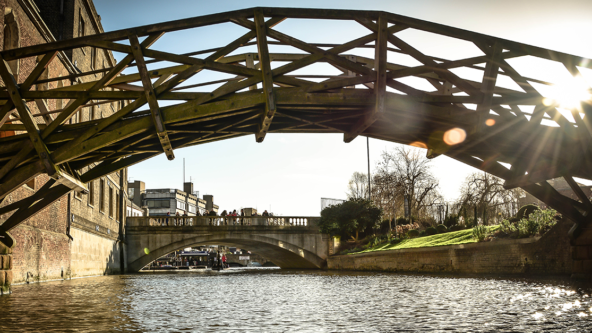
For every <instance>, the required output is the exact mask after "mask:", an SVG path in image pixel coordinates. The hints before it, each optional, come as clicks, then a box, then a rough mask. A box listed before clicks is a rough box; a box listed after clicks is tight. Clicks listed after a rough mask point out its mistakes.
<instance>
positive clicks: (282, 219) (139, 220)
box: [126, 216, 318, 227]
mask: <svg viewBox="0 0 592 333" xmlns="http://www.w3.org/2000/svg"><path fill="white" fill-rule="evenodd" d="M316 220H318V217H310V216H307V217H303V216H242V217H241V216H162V217H143V216H142V217H127V218H126V221H127V225H128V226H138V227H140V226H145V227H148V226H150V227H184V226H278V227H308V226H311V225H314V224H315V222H316Z"/></svg>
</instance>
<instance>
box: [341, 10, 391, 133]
mask: <svg viewBox="0 0 592 333" xmlns="http://www.w3.org/2000/svg"><path fill="white" fill-rule="evenodd" d="M387 29H388V21H387V19H386V18H385V17H384V16H380V17H379V18H378V36H377V38H376V46H375V57H374V59H375V64H374V70H375V71H376V82H375V84H374V95H375V98H374V108H373V109H371V110H370V111H368V112H366V113H365V114H364V115H363V116H362V118H361V119H360V120H359V121H358V122H357V123H356V124H355V125H354V126H353V127H352V128H351V129H350V131H349V132H347V133H345V134H344V135H343V141H344V142H347V143H349V142H351V141H352V140H353V139H355V138H356V137H357V136H358V135H360V134H361V133H362V132H364V130H366V129H367V128H368V127H370V126H371V125H372V124H373V123H374V122H375V121H376V120H377V119H378V117H379V116H380V115H381V114H383V113H384V112H385V110H386V75H387V73H386V63H387V46H388V45H387V41H388V36H389V33H388V31H387Z"/></svg>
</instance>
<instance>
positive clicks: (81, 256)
mask: <svg viewBox="0 0 592 333" xmlns="http://www.w3.org/2000/svg"><path fill="white" fill-rule="evenodd" d="M72 237H73V238H74V241H72V259H71V267H72V277H80V276H93V275H105V274H116V273H120V253H119V251H120V250H119V246H118V243H117V241H116V239H114V238H110V237H107V236H101V235H97V234H94V233H90V232H86V231H82V230H79V229H77V228H72Z"/></svg>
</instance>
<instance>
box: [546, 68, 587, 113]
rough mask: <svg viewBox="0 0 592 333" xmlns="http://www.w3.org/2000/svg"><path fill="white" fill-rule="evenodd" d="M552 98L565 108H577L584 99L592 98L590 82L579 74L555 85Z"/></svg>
mask: <svg viewBox="0 0 592 333" xmlns="http://www.w3.org/2000/svg"><path fill="white" fill-rule="evenodd" d="M552 99H553V100H554V101H555V102H556V103H557V104H559V105H560V106H561V107H563V108H566V109H576V108H579V107H580V103H581V102H582V101H587V100H590V99H592V95H591V94H590V86H588V83H587V82H586V81H585V80H584V78H583V77H581V76H578V77H575V78H573V79H571V80H567V81H564V82H562V83H560V84H557V85H555V86H553V96H552ZM544 102H545V101H544V100H543V103H544Z"/></svg>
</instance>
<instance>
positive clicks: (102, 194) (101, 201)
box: [99, 179, 105, 212]
mask: <svg viewBox="0 0 592 333" xmlns="http://www.w3.org/2000/svg"><path fill="white" fill-rule="evenodd" d="M99 210H100V211H101V212H104V211H105V180H104V179H101V181H100V184H99Z"/></svg>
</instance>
